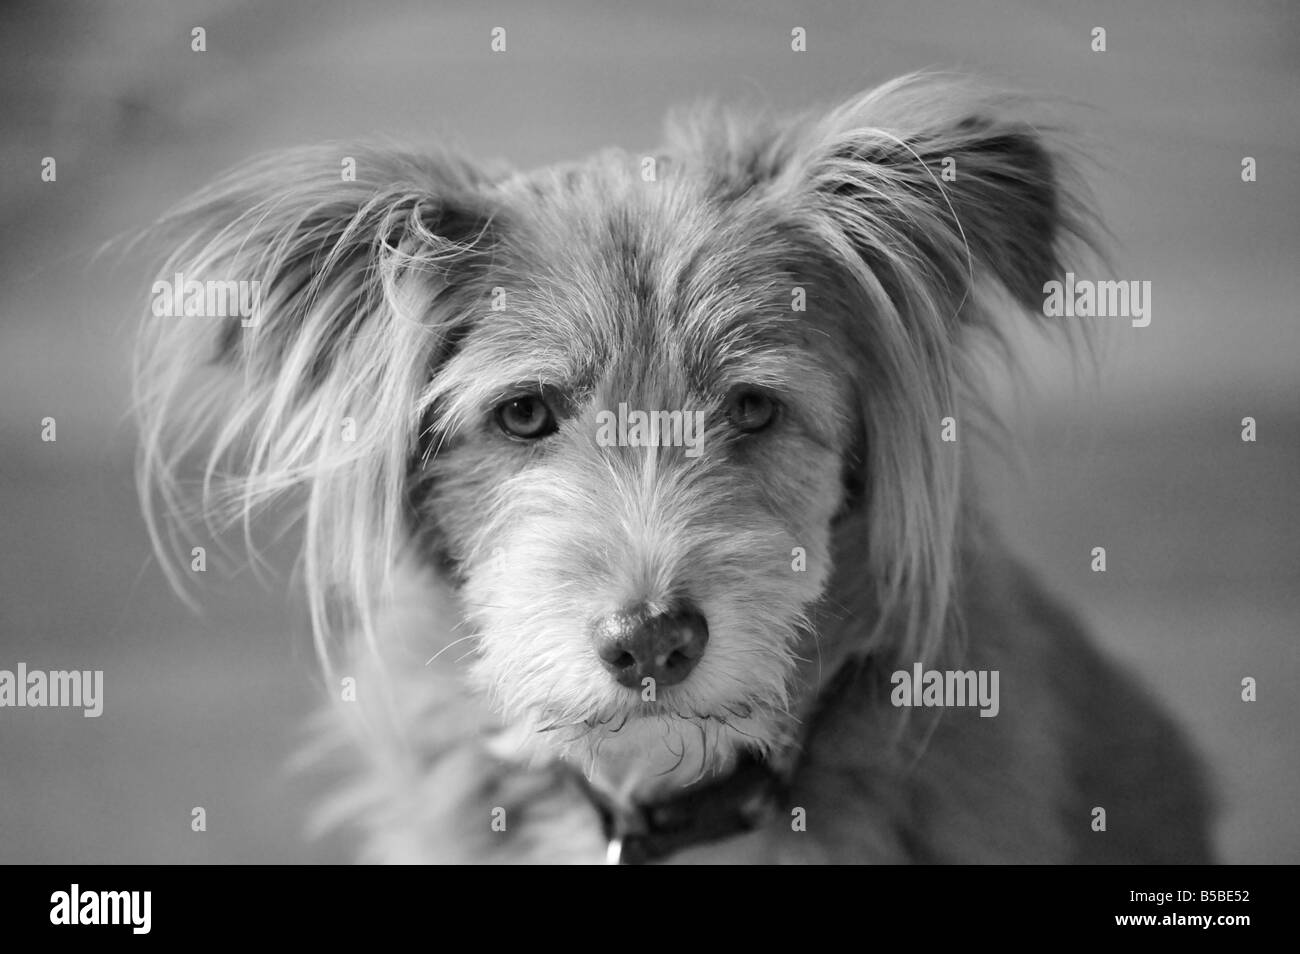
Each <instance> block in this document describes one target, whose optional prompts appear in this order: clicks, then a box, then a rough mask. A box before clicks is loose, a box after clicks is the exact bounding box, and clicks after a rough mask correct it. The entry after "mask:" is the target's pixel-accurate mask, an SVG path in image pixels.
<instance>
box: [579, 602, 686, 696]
mask: <svg viewBox="0 0 1300 954" xmlns="http://www.w3.org/2000/svg"><path fill="white" fill-rule="evenodd" d="M595 637H596V654H597V655H598V656H599V657H600V661H601V663H602V665H604V667H605V668H606V669H607V670H609V673H610V675H611V676H613V677H614V679H615V680H616V681H617V682H618V683H619V684H620V685H623V686H627V687H629V688H632V689H640V688H641V687H642V685H643V681H644V680H645V679H646V677H649V678H651V679H653V680H654V681H655V685H657V686H671V685H673V684H674V683H678V682H681V681H682V680H683V679H685V678H686V677H687V676H689V675H690V674H691V670H692V669H694V668H695V664H696V663H697V662H699V661H700V657H701V656H703V655H704V646H705V644H706V643H708V641H709V624H708V623H707V622H706V621H705V619H704V617H703V616H702V615H701V614H700V613H699V612H698V611H697V610H696V609H694V608H693V607H681V608H678V609H674V610H673V611H671V612H668V613H662V614H659V615H647V614H646V613H645V612H644V611H641V612H637V611H632V612H621V613H610V614H609V615H608V616H605V617H603V618H602V619H600V620H599V621H597V623H596V627H595Z"/></svg>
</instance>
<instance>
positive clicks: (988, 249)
mask: <svg viewBox="0 0 1300 954" xmlns="http://www.w3.org/2000/svg"><path fill="white" fill-rule="evenodd" d="M1027 109H1028V104H1024V103H1021V104H1016V103H1012V102H1010V101H1008V100H1006V98H998V97H996V96H990V95H984V94H980V93H977V92H974V91H972V90H971V89H969V88H967V87H966V86H964V85H963V84H960V83H953V82H947V81H936V80H934V79H929V78H926V77H905V78H903V79H900V80H897V81H895V82H893V83H890V84H888V85H886V86H884V87H881V88H880V89H877V90H874V91H872V92H870V93H868V94H865V95H863V96H860V97H857V98H855V99H853V100H850V101H849V102H848V103H846V104H844V105H843V106H841V107H840V108H839V109H837V110H834V111H833V112H832V113H830V114H829V115H828V116H825V117H824V118H822V119H821V120H820V121H818V122H816V123H815V124H814V125H813V126H812V127H811V128H810V129H808V130H807V131H806V135H807V151H806V152H805V154H804V156H803V157H802V159H801V168H800V169H799V170H798V173H799V176H800V178H801V179H802V180H803V185H804V187H805V188H806V189H807V190H808V193H809V195H810V196H811V197H812V199H813V201H814V203H815V204H816V205H817V206H818V207H819V208H820V209H821V210H823V211H824V213H825V214H826V215H827V216H829V217H830V218H831V219H832V220H833V221H834V222H835V223H836V225H837V226H838V228H839V229H840V230H841V232H842V233H843V234H844V235H845V236H846V237H847V238H848V239H849V240H850V241H851V242H852V244H853V245H854V247H855V249H856V250H857V251H858V252H859V254H861V255H863V256H864V257H865V258H866V259H867V261H868V263H869V264H870V266H871V267H872V268H873V269H875V270H876V271H877V273H878V275H879V277H880V278H881V280H882V281H884V282H886V283H887V284H889V285H898V284H900V283H901V284H913V283H915V282H916V281H917V280H919V281H920V283H923V284H926V285H927V286H928V287H930V288H942V289H946V290H948V291H949V292H951V293H952V295H953V300H954V301H955V302H957V303H961V304H964V303H965V302H967V301H969V299H970V297H971V296H972V295H973V294H974V292H975V291H976V286H977V285H979V284H980V283H981V282H984V281H987V280H991V281H993V282H996V283H997V284H999V285H1001V286H1002V287H1003V288H1004V289H1005V290H1006V291H1008V292H1009V293H1010V294H1011V295H1012V297H1013V298H1014V299H1015V300H1016V301H1017V302H1018V303H1019V304H1020V305H1022V306H1023V307H1025V308H1027V309H1033V310H1039V309H1041V306H1042V300H1043V297H1042V296H1043V292H1042V287H1043V284H1044V282H1046V281H1048V280H1050V279H1052V278H1057V277H1059V275H1060V273H1061V267H1060V264H1059V255H1060V252H1061V249H1062V247H1063V246H1064V245H1066V244H1068V243H1069V242H1071V241H1072V240H1074V239H1076V238H1079V237H1083V236H1084V234H1085V232H1086V228H1085V227H1084V226H1083V225H1082V224H1081V218H1082V217H1083V216H1082V215H1081V213H1080V210H1081V207H1082V204H1081V203H1080V202H1078V201H1077V200H1076V199H1075V198H1074V196H1075V192H1076V189H1077V188H1078V186H1077V184H1076V182H1075V177H1074V174H1073V172H1072V170H1071V168H1070V166H1069V164H1068V163H1067V162H1066V161H1065V159H1064V155H1063V153H1062V152H1060V151H1058V150H1057V149H1055V147H1054V146H1053V136H1052V134H1050V133H1048V132H1047V131H1045V130H1044V129H1042V128H1041V127H1035V126H1033V125H1030V124H1029V123H1028V122H1026V121H1025V119H1024V118H1023V116H1024V115H1025V114H1026V110H1027ZM900 273H902V274H901V275H900ZM975 314H977V312H976V311H975V310H974V309H965V308H963V310H962V312H961V315H962V317H965V318H969V317H972V316H973V315H975Z"/></svg>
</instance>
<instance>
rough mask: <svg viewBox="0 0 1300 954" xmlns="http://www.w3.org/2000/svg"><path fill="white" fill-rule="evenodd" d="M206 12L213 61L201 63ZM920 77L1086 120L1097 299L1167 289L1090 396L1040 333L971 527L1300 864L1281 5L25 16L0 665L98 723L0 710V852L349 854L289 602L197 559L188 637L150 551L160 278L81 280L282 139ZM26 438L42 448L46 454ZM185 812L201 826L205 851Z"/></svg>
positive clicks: (1288, 171) (647, 136)
mask: <svg viewBox="0 0 1300 954" xmlns="http://www.w3.org/2000/svg"><path fill="white" fill-rule="evenodd" d="M195 26H202V27H204V28H206V30H207V46H208V49H207V52H204V53H195V52H192V51H191V50H190V30H191V28H192V27H195ZM494 26H504V27H506V29H507V31H508V51H507V53H505V54H504V55H494V54H492V53H491V52H490V51H489V42H488V41H489V32H490V30H491V28H492V27H494ZM794 26H802V27H804V28H805V29H806V30H807V31H808V51H807V52H806V53H803V54H794V53H791V51H790V46H789V38H790V30H791V28H792V27H794ZM1094 26H1103V27H1105V28H1106V30H1107V34H1108V51H1107V52H1105V53H1093V52H1091V50H1090V49H1089V41H1090V30H1091V28H1092V27H1094ZM926 67H938V68H958V69H965V70H971V71H975V72H979V73H983V74H986V75H988V76H990V77H992V78H994V79H995V80H999V81H1003V82H1006V83H1008V84H1010V85H1013V86H1015V87H1017V88H1020V89H1024V90H1027V91H1030V92H1034V93H1042V94H1047V95H1051V96H1066V97H1070V98H1072V99H1073V100H1075V101H1077V102H1078V103H1079V104H1080V107H1079V108H1078V109H1077V110H1076V111H1075V112H1073V113H1072V114H1071V118H1072V119H1073V120H1074V121H1075V122H1076V123H1078V124H1081V125H1082V126H1083V128H1084V131H1085V132H1086V133H1087V135H1088V136H1089V138H1090V139H1091V140H1092V143H1093V146H1094V147H1095V152H1096V154H1097V158H1098V159H1099V160H1100V162H1101V163H1102V171H1101V172H1100V173H1099V174H1097V175H1095V176H1094V177H1093V181H1092V184H1093V187H1094V189H1095V190H1096V193H1097V197H1098V202H1099V204H1100V212H1101V213H1102V215H1103V217H1104V218H1105V219H1106V221H1107V222H1108V224H1109V225H1110V226H1111V228H1112V230H1113V231H1114V233H1115V238H1116V245H1115V246H1114V259H1115V262H1116V266H1117V267H1116V275H1117V277H1126V278H1136V279H1145V280H1150V281H1151V282H1152V283H1153V286H1154V287H1153V299H1154V317H1153V320H1152V323H1151V325H1150V327H1148V328H1143V329H1134V328H1131V327H1129V326H1128V323H1127V322H1115V323H1112V327H1111V328H1110V329H1109V333H1108V334H1107V335H1106V336H1105V338H1104V340H1103V347H1102V351H1103V354H1102V360H1101V362H1100V370H1098V371H1095V372H1094V371H1091V370H1088V369H1087V368H1086V367H1085V369H1084V370H1082V371H1078V372H1076V371H1075V370H1074V369H1073V367H1072V365H1071V362H1070V360H1069V358H1068V357H1067V356H1065V355H1064V354H1062V353H1060V352H1059V351H1058V350H1057V349H1056V348H1054V347H1052V346H1051V345H1050V344H1047V343H1044V342H1043V341H1042V340H1041V339H1038V338H1035V337H1032V336H1031V337H1029V338H1027V340H1026V342H1025V347H1026V349H1027V351H1026V356H1025V365H1026V367H1027V368H1028V370H1029V372H1030V374H1029V378H1030V381H1029V383H1028V384H1027V385H1025V386H1024V387H1023V388H1020V389H1018V390H1017V389H1013V388H1009V387H1008V388H1005V389H1004V391H1005V394H1004V395H1003V402H1002V403H1003V404H1004V406H1005V409H1006V413H1007V415H1008V419H1009V422H1010V426H1011V431H1012V433H1013V434H1015V435H1016V436H1017V437H1018V438H1019V445H1020V454H1019V459H1018V460H1017V459H1016V458H1014V457H1013V458H1012V459H1011V460H1010V461H1009V462H1003V461H1002V460H1000V459H991V460H990V461H988V462H987V465H986V468H985V470H984V471H983V476H982V477H981V480H980V482H981V483H982V484H983V485H984V487H985V491H986V497H987V499H988V502H989V505H990V506H991V507H992V508H993V509H994V510H995V511H996V512H997V513H998V514H999V515H1000V517H1001V519H1002V522H1003V525H1004V527H1005V528H1006V532H1007V535H1008V536H1009V537H1010V538H1011V540H1012V541H1013V542H1014V543H1015V544H1016V545H1017V546H1018V547H1019V548H1020V549H1021V551H1022V552H1023V553H1024V554H1025V555H1026V556H1027V558H1028V559H1029V560H1030V562H1031V563H1032V564H1034V565H1035V566H1037V567H1038V568H1039V569H1040V570H1041V572H1042V573H1043V574H1044V575H1045V576H1046V577H1047V578H1048V579H1049V580H1050V581H1051V583H1052V584H1053V585H1054V586H1055V587H1056V589H1057V590H1058V591H1059V592H1061V593H1062V594H1063V595H1064V596H1065V597H1067V598H1068V599H1069V600H1071V601H1072V602H1073V603H1074V605H1075V606H1076V607H1077V608H1078V609H1079V610H1080V611H1081V612H1082V614H1083V615H1084V617H1085V618H1086V619H1087V620H1088V621H1089V622H1090V623H1091V624H1092V626H1093V628H1094V629H1095V631H1096V633H1097V637H1098V639H1100V640H1101V641H1102V642H1103V643H1104V644H1105V645H1106V647H1107V649H1108V650H1109V651H1110V652H1111V653H1112V654H1113V655H1114V656H1116V657H1118V658H1119V659H1121V660H1122V661H1124V662H1125V663H1127V664H1128V665H1129V666H1131V667H1132V668H1133V669H1135V670H1136V671H1138V672H1139V673H1140V674H1141V675H1142V677H1143V678H1144V679H1145V681H1146V682H1147V683H1148V684H1149V685H1150V686H1151V687H1152V688H1153V689H1154V690H1155V691H1156V692H1157V693H1158V694H1159V695H1160V696H1161V697H1162V698H1163V699H1164V700H1166V702H1167V704H1168V705H1169V706H1171V707H1172V708H1173V709H1174V710H1175V711H1176V712H1177V714H1178V716H1179V717H1180V719H1181V720H1182V722H1183V723H1184V724H1185V725H1186V726H1187V727H1188V729H1189V730H1190V732H1191V733H1192V735H1193V736H1194V738H1195V739H1196V741H1197V743H1198V745H1199V747H1200V748H1201V750H1202V751H1203V752H1204V754H1205V756H1206V759H1207V761H1208V763H1209V765H1210V766H1211V768H1212V771H1213V773H1214V777H1215V782H1216V784H1217V786H1218V789H1219V792H1220V797H1221V802H1222V813H1221V817H1220V823H1219V828H1218V844H1219V847H1220V851H1221V855H1222V857H1223V858H1224V859H1225V860H1227V861H1233V862H1254V861H1258V862H1281V861H1290V862H1296V861H1300V816H1297V814H1296V812H1295V810H1294V805H1295V799H1296V794H1297V790H1298V789H1300V785H1298V784H1297V783H1298V782H1300V745H1297V744H1296V730H1297V718H1296V703H1297V701H1300V700H1297V692H1296V685H1297V678H1300V664H1298V663H1297V651H1296V638H1297V629H1298V626H1297V624H1298V623H1300V543H1297V519H1296V518H1297V514H1298V513H1300V507H1298V506H1297V490H1296V484H1297V477H1300V400H1297V399H1298V398H1300V375H1297V365H1298V364H1300V320H1298V319H1297V314H1296V302H1297V301H1300V280H1298V279H1297V277H1296V263H1297V261H1300V225H1298V224H1297V223H1298V222H1300V217H1298V215H1297V212H1300V206H1298V203H1297V198H1298V197H1300V81H1298V70H1300V5H1297V4H1295V3H1294V2H1290V0H1276V2H1239V3H1233V4H1222V3H1217V2H1203V0H1197V2H1189V0H1162V2H1142V3H1133V2H1131V0H1104V2H1094V0H1088V2H1081V0H1062V2H1041V0H1035V2H1029V0H1024V2H1019V0H949V2H934V0H897V2H893V0H889V2H871V3H866V2H850V0H836V2H824V3H799V2H793V0H780V2H771V0H763V2H752V0H746V2H743V3H742V2H739V0H737V2H729V3H728V2H724V3H709V4H705V3H698V2H688V0H667V2H663V0H656V2H654V3H647V2H631V0H626V2H615V3H603V4H600V5H597V4H595V3H560V2H545V3H542V2H531V0H529V2H463V3H462V2H450V0H447V2H441V3H437V4H425V3H369V2H367V3H364V4H362V3H354V4H350V5H349V4H344V3H304V2H277V3H274V4H258V3H251V2H242V0H181V2H172V3H168V4H165V5H164V4H158V3H144V4H136V3H125V2H115V3H89V2H87V3H76V4H69V3H60V2H52V3H28V4H23V3H10V4H8V5H7V6H6V7H5V8H4V9H3V10H0V87H2V88H3V90H4V93H3V105H2V106H0V131H2V132H3V135H0V168H2V169H3V175H2V176H0V213H2V215H3V221H4V225H5V229H4V236H3V239H2V240H0V448H2V449H0V668H9V669H12V668H13V667H14V666H15V665H16V664H17V663H18V662H19V661H24V662H26V663H27V664H28V665H29V666H31V667H34V668H42V669H62V668H76V669H103V670H105V671H106V676H105V682H106V696H107V699H106V706H105V712H104V715H103V716H102V717H101V718H99V719H83V718H82V717H81V715H80V713H79V712H77V711H70V710H33V709H5V710H0V860H2V861H58V862H150V861H168V862H190V861H210V862H242V861H316V860H338V859H344V858H347V857H348V847H349V846H348V845H347V843H346V840H345V839H341V838H335V839H326V840H323V841H311V840H308V839H306V838H305V837H304V836H303V833H302V819H303V817H304V814H305V813H304V805H305V804H306V803H307V802H308V801H309V800H310V799H311V798H312V797H313V796H314V793H315V792H316V791H317V790H318V789H319V787H320V784H321V780H320V779H319V778H317V777H313V776H310V775H308V776H303V775H296V774H294V773H291V772H290V771H289V770H288V769H287V768H286V763H287V761H288V759H289V757H290V756H291V755H292V753H293V752H294V751H295V750H296V748H297V747H298V745H299V743H300V742H301V740H302V738H303V735H302V731H301V727H302V723H303V720H304V718H305V717H306V716H307V714H308V713H309V712H310V711H311V708H312V704H313V701H314V699H315V698H316V693H317V688H316V681H315V677H314V675H313V669H312V656H311V650H310V645H309V640H308V638H307V635H306V623H305V619H304V616H303V614H302V612H301V610H300V609H299V608H298V607H297V606H296V605H295V602H294V600H293V598H292V597H291V595H289V591H288V588H287V587H286V586H285V585H283V584H282V583H275V584H273V585H271V586H269V587H267V586H262V585H259V584H258V583H257V582H256V581H254V580H252V579H250V578H249V577H248V576H247V575H238V576H235V577H233V578H230V579H225V580H223V579H222V578H221V577H220V575H219V574H216V573H209V574H208V578H209V579H208V580H207V583H208V585H209V588H210V590H211V592H210V595H209V597H208V598H207V599H206V600H205V603H206V606H207V611H206V613H205V614H204V615H202V616H196V615H194V614H192V613H191V612H190V611H188V610H187V609H186V608H185V607H184V606H183V605H181V604H180V603H179V602H178V600H177V599H176V598H175V596H174V595H173V594H172V593H171V592H170V591H169V590H168V589H167V587H166V585H165V583H164V582H163V578H162V576H161V574H160V572H159V571H158V568H157V566H156V564H155V563H154V562H153V560H152V558H151V556H150V554H149V551H148V546H147V542H146V539H145V534H144V531H143V528H142V525H141V521H140V519H139V517H138V514H137V509H136V503H135V497H134V492H133V490H132V483H131V474H130V465H131V455H132V445H133V435H132V432H131V429H130V427H129V424H128V423H127V422H126V420H125V417H124V415H125V411H126V408H127V389H128V374H127V367H128V364H127V357H128V352H129V345H130V340H131V336H132V334H133V328H134V326H135V324H136V322H137V321H138V319H139V316H140V315H141V314H142V313H143V311H144V309H145V307H146V304H147V301H148V298H147V293H148V280H147V276H146V273H145V271H144V269H143V266H141V265H139V264H138V263H133V262H130V261H129V260H128V261H127V262H125V263H121V262H119V261H118V260H117V259H116V258H114V257H113V256H108V257H100V258H96V257H95V255H94V252H95V250H96V249H97V248H99V246H100V245H101V244H102V243H103V242H105V241H107V240H109V239H111V238H113V237H114V236H116V235H119V234H120V233H122V232H123V231H125V230H130V229H134V228H138V227H140V226H141V225H143V224H144V223H146V222H147V221H149V220H150V219H152V218H153V217H154V216H155V215H157V214H158V213H159V212H160V211H162V210H163V209H164V208H165V207H167V206H168V205H170V204H171V203H173V202H175V201H176V200H178V199H180V198H181V197H182V196H184V195H185V194H186V193H188V192H190V191H192V190H194V189H196V188H197V187H199V186H200V185H202V184H204V183H205V182H206V181H207V180H209V179H210V178H211V177H212V176H213V175H214V174H216V173H217V172H219V171H220V170H222V169H224V168H225V167H227V166H229V165H231V164H232V163H234V162H237V161H238V160H240V159H243V158H245V157H247V156H249V155H250V154H253V153H256V152H260V151H263V150H266V149H269V148H272V147H277V146H290V145H297V144H301V143H304V142H309V141H316V140H324V139H332V138H341V137H353V136H371V135H378V136H384V137H389V138H393V139H396V140H399V141H403V142H407V143H410V144H414V145H420V144H432V143H442V144H447V143H450V144H453V145H458V146H460V147H461V148H463V149H465V150H466V151H468V152H470V153H471V154H473V155H476V156H479V157H482V158H485V159H503V160H506V161H508V162H510V163H511V164H514V165H518V166H521V167H528V166H532V165H536V164H541V163H547V162H551V161H555V160H560V159H565V158H570V157H576V156H580V155H582V154H584V153H586V152H588V151H590V150H593V149H595V148H598V147H600V146H603V145H607V144H617V145H620V146H624V147H627V148H629V149H649V148H651V147H652V146H654V145H655V143H656V141H657V138H658V131H659V126H660V121H661V118H662V116H663V114H664V112H665V110H666V109H667V108H668V107H669V106H670V105H673V104H676V103H681V102H687V101H691V100H695V99H699V98H702V97H709V96H716V97H717V98H720V99H722V100H724V101H733V100H739V101H743V102H746V103H758V104H768V105H771V106H773V107H777V108H783V109H801V108H804V107H807V106H809V105H814V104H817V103H831V102H834V101H836V100H838V99H840V98H842V97H845V96H847V95H850V94H852V93H854V92H857V91H859V90H861V89H863V88H866V87H868V86H871V85H874V84H875V83H877V82H880V81H883V80H885V79H888V78H890V77H892V76H894V75H896V74H898V73H902V72H907V71H911V70H915V69H920V68H926ZM1247 155H1249V156H1254V157H1255V158H1256V159H1257V161H1258V169H1259V173H1258V175H1259V181H1258V182H1256V183H1253V184H1244V183H1242V182H1241V179H1240V174H1239V173H1240V162H1241V158H1242V157H1243V156H1247ZM43 156H54V157H56V159H57V161H58V181H57V182H56V183H43V182H42V181H41V180H40V162H41V158H42V157H43ZM1248 415H1249V416H1252V417H1254V418H1256V419H1257V421H1258V427H1259V440H1258V442H1257V443H1254V444H1244V443H1242V442H1241V440H1240V421H1241V419H1242V418H1243V417H1245V416H1248ZM47 416H50V417H54V418H56V419H57V421H58V440H57V442H56V443H52V444H51V443H43V442H42V441H41V440H40V421H41V419H42V418H43V417H47ZM1093 546H1105V547H1106V548H1107V551H1108V557H1109V571H1108V572H1107V573H1105V574H1095V573H1092V572H1090V570H1089V566H1088V564H1089V551H1090V550H1091V548H1092V547H1093ZM1244 676H1254V677H1256V678H1257V679H1258V680H1259V701H1258V702H1256V703H1254V704H1247V703H1243V702H1242V701H1241V700H1240V681H1241V678H1242V677H1244ZM195 805H202V806H204V807H205V808H206V809H207V813H208V831H207V832H206V833H203V834H195V833H192V832H191V831H190V824H189V822H190V809H191V808H192V807H193V806H195Z"/></svg>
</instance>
